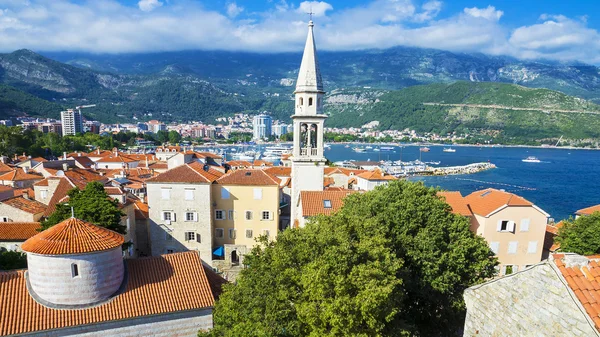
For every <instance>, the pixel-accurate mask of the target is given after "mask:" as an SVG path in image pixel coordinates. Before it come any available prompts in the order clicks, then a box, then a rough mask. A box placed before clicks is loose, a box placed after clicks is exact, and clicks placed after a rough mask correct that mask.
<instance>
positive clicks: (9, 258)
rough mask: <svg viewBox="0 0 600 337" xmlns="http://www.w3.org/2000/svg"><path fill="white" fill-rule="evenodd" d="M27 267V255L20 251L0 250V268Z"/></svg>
mask: <svg viewBox="0 0 600 337" xmlns="http://www.w3.org/2000/svg"><path fill="white" fill-rule="evenodd" d="M24 268H27V255H26V254H25V253H21V252H14V251H0V270H12V269H24Z"/></svg>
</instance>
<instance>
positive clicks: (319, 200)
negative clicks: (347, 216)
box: [300, 190, 357, 217]
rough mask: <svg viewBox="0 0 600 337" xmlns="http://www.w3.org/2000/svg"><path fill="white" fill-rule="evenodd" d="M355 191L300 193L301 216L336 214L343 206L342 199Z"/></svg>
mask: <svg viewBox="0 0 600 337" xmlns="http://www.w3.org/2000/svg"><path fill="white" fill-rule="evenodd" d="M356 192H357V191H352V190H345V191H301V192H300V202H301V203H302V216H303V217H308V216H316V215H321V214H324V215H330V214H332V213H334V212H337V211H338V210H339V209H340V208H342V206H343V204H344V198H345V197H347V196H348V195H350V194H352V193H356ZM327 200H329V202H327V206H330V207H325V206H326V205H325V204H326V201H327Z"/></svg>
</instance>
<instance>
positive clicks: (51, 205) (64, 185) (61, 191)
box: [43, 177, 75, 217]
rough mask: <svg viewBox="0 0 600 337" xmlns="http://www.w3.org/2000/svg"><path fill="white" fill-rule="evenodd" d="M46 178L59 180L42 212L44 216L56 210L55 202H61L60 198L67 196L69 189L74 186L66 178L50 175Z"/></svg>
mask: <svg viewBox="0 0 600 337" xmlns="http://www.w3.org/2000/svg"><path fill="white" fill-rule="evenodd" d="M48 179H60V181H59V182H58V186H56V189H55V190H54V193H53V194H52V197H51V198H50V201H49V202H48V207H47V208H46V211H45V212H44V214H43V216H45V217H49V216H50V215H52V213H54V211H55V210H56V204H58V203H60V202H62V200H63V199H65V198H66V197H67V196H68V193H69V191H70V190H72V189H73V188H75V185H74V184H73V183H72V182H71V181H70V180H69V179H67V178H64V177H63V178H59V177H52V178H48Z"/></svg>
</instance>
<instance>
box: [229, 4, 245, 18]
mask: <svg viewBox="0 0 600 337" xmlns="http://www.w3.org/2000/svg"><path fill="white" fill-rule="evenodd" d="M243 11H244V7H241V6H238V5H237V4H236V3H235V2H232V3H230V4H228V5H227V16H229V17H230V18H235V17H236V16H238V15H240V13H242V12H243Z"/></svg>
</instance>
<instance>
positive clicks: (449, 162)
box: [325, 144, 600, 221]
mask: <svg viewBox="0 0 600 337" xmlns="http://www.w3.org/2000/svg"><path fill="white" fill-rule="evenodd" d="M354 146H355V145H354V144H352V145H351V147H350V148H345V147H344V145H339V144H335V145H331V149H328V150H326V151H325V156H326V157H327V159H329V160H330V161H332V162H335V161H342V160H350V159H354V160H361V161H363V160H372V161H379V160H399V159H401V160H402V161H411V160H416V159H419V155H421V156H422V158H421V160H422V161H440V164H439V165H438V166H455V165H465V164H469V163H475V162H487V161H490V162H492V163H494V164H495V165H496V166H497V168H496V169H493V170H489V171H484V172H480V173H476V174H469V175H455V176H443V177H414V178H410V180H412V181H423V182H424V183H425V184H426V185H431V186H439V187H441V188H443V189H445V190H452V191H460V192H461V193H462V194H463V195H467V194H469V193H471V192H473V191H476V190H480V189H484V188H488V187H493V188H497V189H504V190H506V191H508V192H513V193H516V194H518V195H520V196H523V197H525V198H526V199H528V200H529V201H531V202H533V203H535V204H536V205H537V206H538V207H540V208H542V209H543V210H544V211H546V212H547V213H549V214H550V216H551V217H552V218H554V219H556V220H557V221H558V220H560V219H566V218H568V217H569V216H571V215H573V213H574V212H575V211H576V210H578V209H581V208H585V207H588V206H592V205H596V204H600V191H599V190H598V185H599V184H600V151H595V150H575V149H559V148H521V147H519V148H514V147H481V148H480V147H472V146H453V148H454V149H456V152H454V153H450V152H443V151H442V149H443V147H442V146H429V148H430V149H431V151H430V152H420V151H419V147H418V146H405V147H404V148H399V147H397V146H395V147H394V148H395V150H394V151H393V152H391V151H380V152H375V151H373V150H368V151H369V152H364V153H357V152H354V151H352V147H354ZM360 147H364V145H361V146H360ZM528 156H535V157H537V158H538V159H540V160H541V161H542V162H541V163H524V162H522V161H521V160H522V159H524V158H526V157H528Z"/></svg>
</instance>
